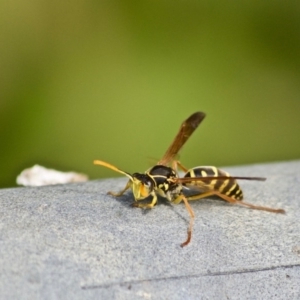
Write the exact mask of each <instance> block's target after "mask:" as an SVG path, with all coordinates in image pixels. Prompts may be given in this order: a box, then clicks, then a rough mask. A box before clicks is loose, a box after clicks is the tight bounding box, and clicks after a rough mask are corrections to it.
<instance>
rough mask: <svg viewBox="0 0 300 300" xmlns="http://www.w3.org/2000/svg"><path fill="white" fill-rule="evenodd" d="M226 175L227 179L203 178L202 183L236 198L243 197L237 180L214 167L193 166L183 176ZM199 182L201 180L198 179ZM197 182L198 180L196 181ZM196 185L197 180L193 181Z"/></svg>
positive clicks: (240, 198)
mask: <svg viewBox="0 0 300 300" xmlns="http://www.w3.org/2000/svg"><path fill="white" fill-rule="evenodd" d="M220 176H223V177H228V179H211V180H203V182H202V184H204V185H208V186H209V188H210V189H214V190H217V191H219V192H220V193H222V194H224V195H226V196H229V197H231V198H233V199H236V200H242V199H243V192H242V190H241V189H240V187H239V185H238V183H237V181H236V180H235V179H233V178H230V175H229V174H228V173H227V172H225V171H222V170H220V169H218V168H216V167H195V168H192V169H190V170H188V171H187V173H186V174H185V175H184V177H192V178H193V177H198V178H201V177H220ZM200 182H201V181H200ZM198 183H199V182H198ZM194 184H195V185H197V182H196V181H195V182H194Z"/></svg>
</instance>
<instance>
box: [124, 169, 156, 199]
mask: <svg viewBox="0 0 300 300" xmlns="http://www.w3.org/2000/svg"><path fill="white" fill-rule="evenodd" d="M130 180H131V181H132V187H131V188H132V192H133V195H134V198H135V200H142V199H145V198H147V197H148V196H149V195H150V194H151V192H152V191H153V187H154V182H153V181H152V179H151V177H149V176H148V175H147V174H140V173H134V174H132V176H131V178H130Z"/></svg>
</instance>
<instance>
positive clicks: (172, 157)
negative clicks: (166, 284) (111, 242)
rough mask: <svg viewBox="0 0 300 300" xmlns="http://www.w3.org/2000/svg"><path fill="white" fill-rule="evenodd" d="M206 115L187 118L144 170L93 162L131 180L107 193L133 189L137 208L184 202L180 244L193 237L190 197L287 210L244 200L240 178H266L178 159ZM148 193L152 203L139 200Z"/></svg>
mask: <svg viewBox="0 0 300 300" xmlns="http://www.w3.org/2000/svg"><path fill="white" fill-rule="evenodd" d="M204 118H205V113H203V112H196V113H194V114H192V115H191V116H190V117H188V118H187V119H186V120H185V121H184V122H183V123H182V124H181V126H180V128H179V131H178V133H177V135H176V136H175V138H174V140H173V142H172V143H171V145H170V146H169V148H168V149H167V151H166V152H165V154H164V156H163V157H162V159H161V160H160V161H159V162H158V163H157V164H156V165H155V166H154V167H152V168H150V169H148V170H147V171H146V172H145V173H133V174H130V173H127V172H125V171H122V170H120V169H119V168H117V167H115V166H113V165H111V164H109V163H107V162H104V161H101V160H95V161H94V164H95V165H100V166H103V167H106V168H109V169H111V170H113V171H116V172H118V173H121V174H123V175H125V176H127V177H128V178H129V181H128V182H127V184H126V186H125V187H124V189H123V190H121V191H120V192H117V193H116V192H111V191H110V192H108V194H109V195H112V196H115V197H119V196H122V195H123V194H124V193H125V192H126V191H127V190H128V189H131V190H132V192H133V196H134V200H135V202H134V203H133V206H134V207H140V208H145V209H150V208H153V207H154V206H155V205H156V203H157V196H158V195H159V196H162V197H164V198H166V199H167V200H168V201H170V202H172V203H174V204H178V203H180V202H182V201H183V202H184V204H185V207H186V209H187V211H188V213H189V216H190V221H189V226H188V230H187V238H186V240H185V241H184V242H183V243H182V244H181V247H184V246H186V245H188V244H189V242H190V241H191V238H192V230H193V224H194V218H195V214H194V212H193V210H192V208H191V206H190V204H189V201H191V200H198V199H203V198H207V197H209V196H218V197H219V198H221V199H223V200H225V201H227V202H229V203H231V204H239V205H242V206H247V207H249V208H252V209H258V210H264V211H268V212H273V213H285V211H284V210H283V209H275V208H270V207H265V206H257V205H253V204H250V203H247V202H245V201H243V192H242V190H241V188H240V186H239V185H238V183H237V180H238V179H244V180H258V181H264V180H266V178H262V177H240V176H231V175H229V174H228V173H227V172H225V171H222V170H220V169H218V168H216V167H213V166H208V167H206V166H205V167H203V166H201V167H195V168H192V169H187V168H185V167H184V166H183V165H182V164H181V163H180V162H179V161H178V160H176V156H177V154H178V152H179V151H180V150H181V148H182V147H183V145H184V144H185V143H186V141H187V140H188V139H189V137H190V136H191V135H192V133H193V132H194V131H195V130H196V129H197V127H198V126H199V124H200V123H201V122H202V121H203V119H204ZM178 169H181V170H182V171H184V172H185V174H184V176H183V177H179V173H178ZM186 190H188V191H190V192H192V194H191V195H187V193H186ZM193 192H194V193H193ZM149 196H150V197H151V201H150V202H148V203H144V202H139V201H140V200H143V199H145V198H148V197H149Z"/></svg>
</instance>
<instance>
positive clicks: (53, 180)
mask: <svg viewBox="0 0 300 300" xmlns="http://www.w3.org/2000/svg"><path fill="white" fill-rule="evenodd" d="M87 180H88V176H87V175H85V174H80V173H75V172H61V171H56V170H53V169H47V168H45V167H42V166H39V165H34V166H33V167H32V168H29V169H25V170H24V171H22V172H21V174H20V175H19V176H18V177H17V184H20V185H24V186H42V185H51V184H64V183H69V182H82V181H87Z"/></svg>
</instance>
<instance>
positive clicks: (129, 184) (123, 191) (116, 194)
mask: <svg viewBox="0 0 300 300" xmlns="http://www.w3.org/2000/svg"><path fill="white" fill-rule="evenodd" d="M131 184H132V183H131V180H129V181H128V182H127V184H126V186H125V188H124V189H123V190H121V191H120V192H118V193H115V192H111V191H110V192H107V194H108V195H112V196H115V197H120V196H122V195H123V194H124V193H125V192H126V191H127V190H128V189H129V188H130V187H131Z"/></svg>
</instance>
